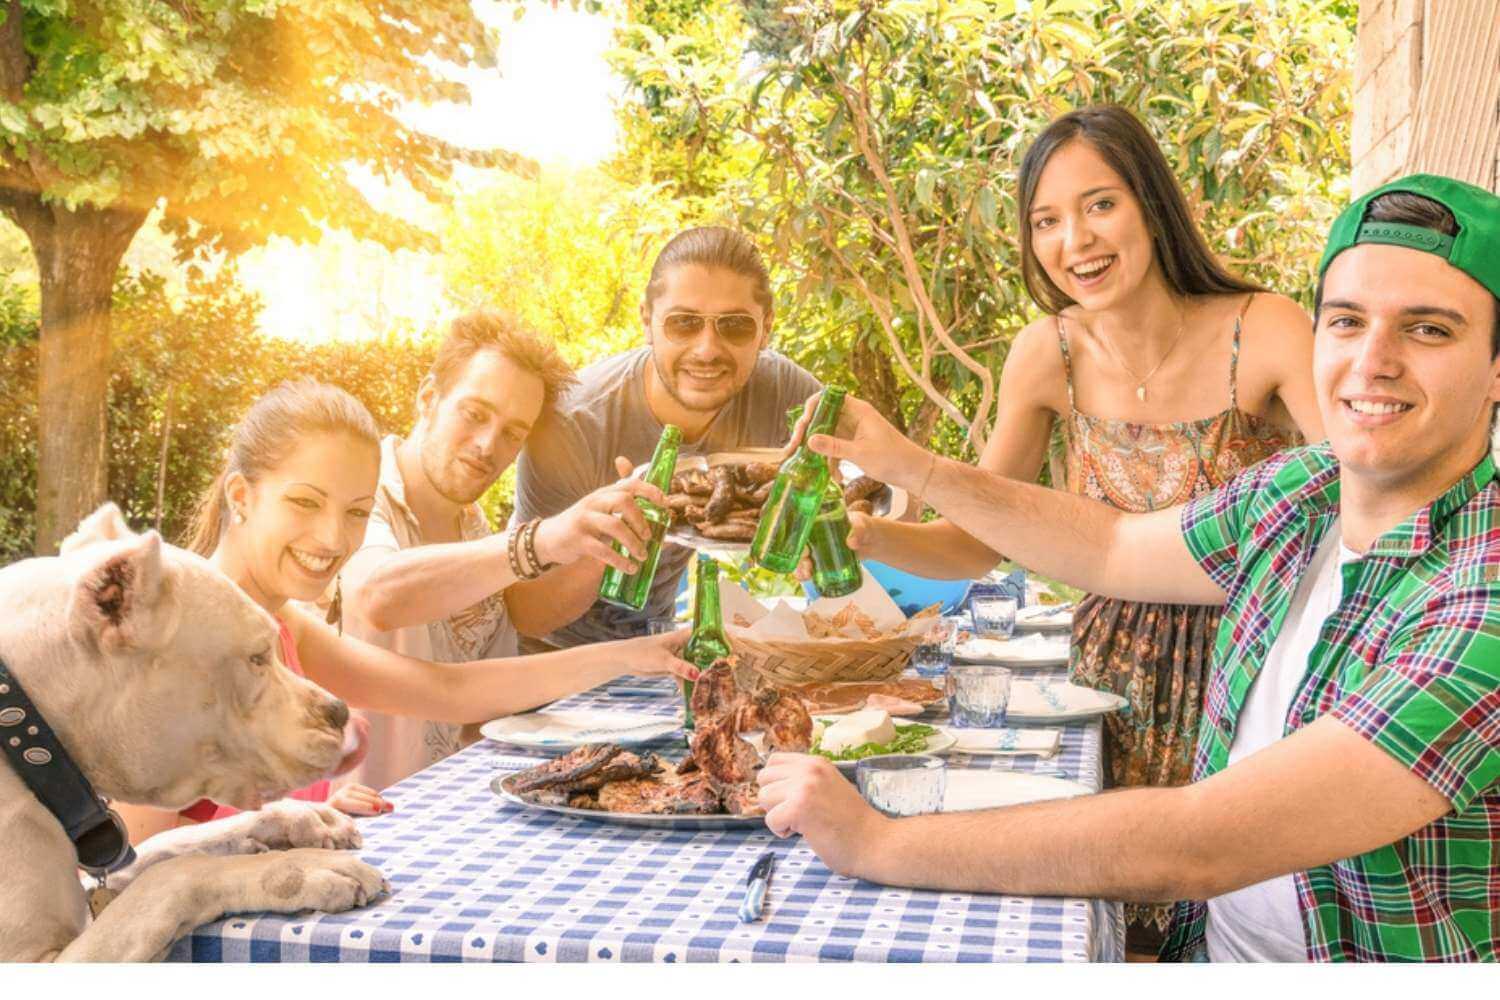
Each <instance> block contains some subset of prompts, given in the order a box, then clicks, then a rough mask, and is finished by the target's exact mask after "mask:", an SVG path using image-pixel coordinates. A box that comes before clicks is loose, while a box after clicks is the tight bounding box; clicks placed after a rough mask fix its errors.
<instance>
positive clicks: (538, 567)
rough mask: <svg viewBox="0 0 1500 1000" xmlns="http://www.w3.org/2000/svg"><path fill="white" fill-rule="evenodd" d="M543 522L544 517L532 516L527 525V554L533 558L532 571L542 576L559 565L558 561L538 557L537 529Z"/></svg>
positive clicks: (529, 557)
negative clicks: (547, 561)
mask: <svg viewBox="0 0 1500 1000" xmlns="http://www.w3.org/2000/svg"><path fill="white" fill-rule="evenodd" d="M541 523H542V519H541V518H539V517H536V518H532V519H531V521H530V522H528V523H527V525H526V556H527V558H528V559H530V560H531V568H532V573H533V574H534V575H535V576H541V575H542V574H543V573H545V572H547V571H548V570H549V569H552V568H553V567H554V566H556V565H557V563H543V562H542V561H541V560H540V559H538V558H537V554H536V529H537V528H538V527H539V526H540V525H541Z"/></svg>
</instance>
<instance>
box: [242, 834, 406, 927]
mask: <svg viewBox="0 0 1500 1000" xmlns="http://www.w3.org/2000/svg"><path fill="white" fill-rule="evenodd" d="M264 860H265V867H264V868H263V870H262V871H261V873H260V889H261V892H263V893H264V894H265V902H266V903H267V904H269V905H268V906H267V907H266V908H267V909H270V910H273V911H276V912H281V913H294V912H296V911H298V910H321V911H323V912H325V913H342V912H343V911H345V910H352V909H354V908H356V907H360V906H366V905H368V904H369V903H371V902H373V901H374V900H376V899H377V898H379V897H380V896H381V895H382V894H383V893H386V892H388V891H389V890H390V885H389V884H388V883H387V882H386V880H385V877H384V876H382V875H381V874H380V872H379V871H377V870H376V869H374V868H372V867H370V866H369V865H367V864H365V863H364V862H363V861H361V860H359V858H357V857H355V856H354V855H352V854H346V853H343V852H342V851H325V850H318V849H312V848H296V849H293V850H289V851H285V852H281V853H277V854H275V855H273V856H267V857H266V858H265V859H264Z"/></svg>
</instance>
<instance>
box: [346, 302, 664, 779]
mask: <svg viewBox="0 0 1500 1000" xmlns="http://www.w3.org/2000/svg"><path fill="white" fill-rule="evenodd" d="M573 380H574V376H573V372H572V369H571V368H569V366H568V365H567V363H566V362H565V361H563V359H562V357H561V355H559V354H558V353H557V350H556V348H555V347H553V345H551V344H550V343H548V342H546V341H544V340H542V339H541V338H539V337H537V336H536V335H534V334H532V333H530V332H529V331H526V330H524V329H522V328H520V327H518V326H517V325H516V324H515V323H514V322H513V321H512V320H510V319H508V318H507V317H505V316H504V315H503V314H501V313H498V312H494V311H491V310H479V311H475V312H472V313H469V314H467V315H464V316H460V317H459V318H458V319H456V320H454V321H453V324H452V326H451V328H450V330H449V333H448V336H447V337H446V338H445V339H444V341H443V343H442V345H441V346H440V347H439V348H438V353H437V357H436V359H435V360H434V362H433V366H432V371H431V372H430V373H429V374H428V375H427V377H426V378H425V379H423V381H422V385H421V388H420V389H419V390H418V393H417V421H416V425H415V426H414V427H413V428H412V431H411V433H410V434H408V435H407V436H406V437H405V438H399V437H396V436H394V435H392V436H390V437H387V438H385V439H384V440H383V441H382V442H381V448H380V454H381V457H380V482H379V487H378V488H377V490H376V496H375V504H374V507H373V509H372V510H371V512H370V520H369V527H368V529H367V530H366V532H365V538H364V543H363V545H362V546H361V547H360V549H359V551H358V552H356V553H355V554H354V555H353V556H352V557H351V558H350V560H349V563H348V565H347V566H345V567H344V570H343V572H342V574H341V576H340V580H341V591H342V603H343V618H344V626H345V628H346V629H347V630H348V631H349V632H350V633H352V634H353V635H355V636H356V637H358V638H361V639H364V640H366V641H368V642H372V643H375V644H376V645H378V646H381V647H383V648H386V649H392V650H395V651H396V652H399V653H404V654H406V655H408V656H414V657H416V658H418V659H423V660H435V661H439V662H445V663H452V662H460V661H466V660H479V659H486V658H490V657H497V656H513V655H515V654H516V652H517V648H516V646H517V642H516V631H515V628H514V627H513V626H512V625H511V621H510V616H509V614H508V613H507V611H506V605H505V599H504V596H503V595H504V593H505V590H506V588H508V587H510V586H512V585H514V584H515V583H516V581H517V579H519V577H518V575H517V571H516V570H517V566H518V565H519V564H518V563H517V562H515V561H513V559H512V551H513V547H512V545H511V541H512V536H513V535H514V534H515V532H514V531H512V532H506V533H504V534H495V533H492V532H491V530H490V527H489V524H488V522H487V521H486V519H485V515H484V513H483V511H481V510H480V508H479V505H478V504H477V502H476V501H477V500H478V499H479V497H480V496H481V495H483V494H484V492H485V490H487V489H489V487H490V486H491V485H492V484H493V483H494V482H495V480H496V479H498V478H499V477H500V475H501V474H502V473H503V472H504V471H505V470H506V469H508V468H509V467H510V465H511V463H512V462H513V461H515V458H516V454H517V453H518V452H519V451H520V450H521V446H522V444H523V443H524V442H525V441H526V439H527V436H528V435H529V434H530V433H532V429H533V428H534V427H535V426H536V424H537V422H538V421H539V420H540V419H541V417H542V414H543V413H544V412H545V411H546V409H547V408H548V406H550V405H551V403H552V401H553V400H554V399H555V397H556V396H557V394H558V393H559V392H560V391H561V390H563V389H564V388H566V387H567V386H568V385H570V384H571V383H572V382H573ZM638 495H645V496H651V497H653V498H656V499H660V497H659V494H656V492H655V491H654V489H653V488H652V487H649V486H647V485H646V484H644V483H641V482H638V481H633V480H632V481H620V482H614V481H611V482H607V483H605V484H603V485H602V486H601V487H600V488H598V489H595V490H591V491H588V492H587V493H585V494H584V495H581V496H580V497H578V498H577V499H576V502H574V503H571V504H569V505H568V506H567V507H566V508H565V509H562V510H559V511H558V512H557V514H556V516H553V517H549V518H547V519H545V520H543V521H542V522H541V523H540V524H538V525H537V526H536V531H535V535H534V536H533V540H532V546H533V548H534V550H535V556H536V559H537V560H538V561H539V562H540V563H542V564H546V563H559V564H569V563H573V562H575V561H578V560H586V561H587V562H588V563H589V564H590V565H601V566H602V565H604V562H603V561H602V560H607V561H610V562H613V563H615V564H617V565H620V566H621V567H623V566H624V565H626V560H625V559H624V558H623V557H621V556H619V555H617V554H616V553H615V552H614V551H613V550H612V549H611V548H610V545H611V543H613V542H614V541H616V540H618V541H620V542H622V543H624V544H625V545H626V546H627V548H628V549H629V550H631V551H633V552H636V553H638V554H640V553H644V551H645V549H644V546H643V544H642V542H641V538H642V537H644V536H645V535H646V531H647V527H646V523H645V519H644V518H642V517H641V516H640V512H639V509H638V508H637V507H636V505H635V503H634V502H633V498H634V497H635V496H638ZM528 555H529V553H528ZM523 568H530V567H523ZM366 714H367V716H368V718H369V719H370V752H369V754H368V756H367V757H366V758H365V762H364V763H363V764H362V765H361V767H360V769H359V772H358V774H357V775H356V777H357V778H358V780H360V781H362V782H363V783H365V784H367V785H370V786H371V787H374V788H384V787H386V786H387V785H389V784H391V783H392V782H395V781H399V780H400V779H402V778H404V777H406V776H407V775H409V774H412V773H413V772H415V771H417V770H420V769H421V768H423V767H425V766H427V765H428V764H430V763H433V762H434V761H436V760H439V759H441V758H442V757H445V756H447V755H448V754H449V753H452V752H453V751H454V750H456V749H458V747H459V745H460V743H461V742H462V738H461V734H460V732H459V728H458V727H457V726H452V725H447V724H439V723H432V722H424V721H422V720H421V719H410V718H403V717H399V716H388V715H378V714H375V713H366Z"/></svg>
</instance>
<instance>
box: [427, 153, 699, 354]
mask: <svg viewBox="0 0 1500 1000" xmlns="http://www.w3.org/2000/svg"><path fill="white" fill-rule="evenodd" d="M679 222H680V217H679V214H678V205H677V204H676V203H675V202H674V201H673V200H672V199H671V198H670V197H667V196H665V195H664V192H663V191H662V190H661V187H660V186H658V185H647V186H642V187H636V186H633V185H628V184H624V183H622V182H620V181H619V180H617V179H615V178H613V177H611V176H609V175H608V174H606V173H603V172H601V171H599V170H593V169H588V170H567V169H553V168H550V167H549V168H545V169H543V170H541V171H540V172H539V174H538V176H537V177H535V178H534V179H528V178H520V177H514V176H507V175H497V176H496V177H495V179H494V182H493V183H491V184H489V185H486V186H484V187H480V188H477V189H474V190H471V191H468V192H465V193H464V194H463V195H461V196H459V197H458V198H457V199H455V201H454V204H453V206H452V208H451V210H450V211H449V212H448V214H447V221H446V225H445V227H444V235H443V265H444V269H445V275H446V278H447V288H448V294H449V295H450V296H451V297H452V298H453V299H454V300H455V301H456V302H457V304H458V305H460V306H461V307H462V308H466V309H467V308H473V307H476V306H481V305H493V306H498V307H500V308H502V309H505V310H507V311H509V312H511V313H512V314H514V315H515V316H517V317H518V318H519V319H520V320H521V321H523V322H524V323H526V324H527V325H528V326H530V327H531V328H533V329H535V330H536V331H538V332H539V333H542V334H545V335H547V336H549V337H551V338H552V339H553V340H555V341H556V342H557V344H558V345H559V346H560V347H561V349H562V351H563V353H564V355H565V356H566V357H567V358H568V360H569V361H570V362H572V363H573V364H575V365H583V364H587V363H588V362H590V361H595V360H598V359H599V358H600V357H603V356H604V355H607V354H612V353H616V352H618V351H622V350H624V349H626V348H628V347H633V346H635V345H636V344H639V343H640V342H641V337H642V333H641V321H640V304H641V295H642V293H643V292H644V291H645V287H646V278H647V275H648V274H649V273H650V270H651V261H652V259H653V254H654V253H655V252H656V250H657V249H659V248H660V247H661V245H662V244H663V243H664V242H666V240H667V239H668V238H669V237H670V236H671V235H672V233H673V232H674V231H675V230H676V228H677V226H678V224H679Z"/></svg>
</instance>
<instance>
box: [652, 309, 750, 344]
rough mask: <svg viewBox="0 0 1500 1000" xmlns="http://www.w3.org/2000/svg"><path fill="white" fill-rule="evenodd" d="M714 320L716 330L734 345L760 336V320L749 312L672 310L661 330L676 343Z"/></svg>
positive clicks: (689, 336) (686, 338) (697, 332)
mask: <svg viewBox="0 0 1500 1000" xmlns="http://www.w3.org/2000/svg"><path fill="white" fill-rule="evenodd" d="M710 320H712V321H713V324H714V332H715V333H717V334H718V335H719V336H720V337H721V338H723V340H724V341H725V342H726V343H728V344H730V345H731V346H734V347H744V346H745V345H746V344H750V343H753V342H754V341H755V339H756V338H757V337H759V336H760V320H758V319H756V318H755V317H754V316H752V315H750V314H749V313H742V312H733V313H695V312H670V313H667V315H666V316H665V317H663V318H662V321H661V332H662V333H663V334H664V335H665V336H666V338H667V339H668V340H671V341H674V342H676V343H682V342H684V341H688V340H692V339H693V338H694V337H696V336H698V334H699V333H701V332H702V331H703V324H704V323H706V322H708V321H710Z"/></svg>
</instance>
